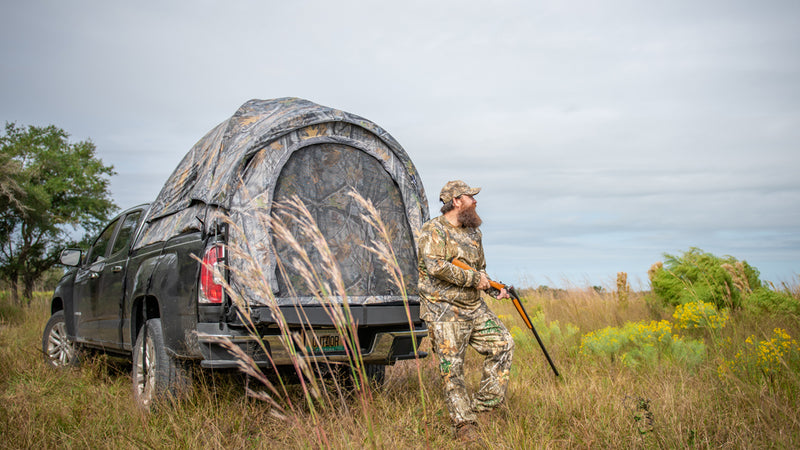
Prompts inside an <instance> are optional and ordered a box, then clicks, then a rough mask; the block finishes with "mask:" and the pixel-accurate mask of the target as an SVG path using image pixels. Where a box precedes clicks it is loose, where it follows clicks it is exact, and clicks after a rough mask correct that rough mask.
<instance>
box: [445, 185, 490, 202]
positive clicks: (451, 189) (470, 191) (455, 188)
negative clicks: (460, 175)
mask: <svg viewBox="0 0 800 450" xmlns="http://www.w3.org/2000/svg"><path fill="white" fill-rule="evenodd" d="M480 191H481V188H471V187H469V185H468V184H467V183H464V182H463V181H461V180H453V181H448V182H447V184H445V185H444V187H443V188H442V192H441V193H439V200H441V201H442V203H447V202H449V201H450V200H452V199H454V198H456V197H458V196H459V195H464V194H467V195H476V194H477V193H478V192H480Z"/></svg>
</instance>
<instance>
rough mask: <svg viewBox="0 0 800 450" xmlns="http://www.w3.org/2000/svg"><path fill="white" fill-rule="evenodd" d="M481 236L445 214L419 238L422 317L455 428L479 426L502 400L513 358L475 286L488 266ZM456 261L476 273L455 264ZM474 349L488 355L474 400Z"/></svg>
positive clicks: (508, 343) (500, 328)
mask: <svg viewBox="0 0 800 450" xmlns="http://www.w3.org/2000/svg"><path fill="white" fill-rule="evenodd" d="M481 237H482V236H481V232H480V230H479V229H477V228H462V227H454V226H453V225H452V224H450V222H448V221H447V219H446V218H444V216H439V217H437V218H435V219H433V220H431V221H429V222H428V223H426V224H425V225H424V226H423V228H422V231H421V232H420V236H419V266H418V267H419V295H420V317H421V318H422V319H423V320H424V321H425V323H426V324H427V326H428V335H429V336H430V338H431V346H432V347H433V350H434V352H435V353H436V355H437V357H438V358H439V371H440V372H441V375H442V379H443V382H444V393H445V398H446V400H445V401H446V403H447V408H448V411H449V412H450V419H451V420H452V422H453V424H454V425H455V426H459V425H460V424H462V423H465V422H475V420H476V417H475V413H476V412H482V411H488V410H490V409H492V408H494V407H496V406H498V405H500V404H501V403H502V402H503V399H504V398H505V392H506V387H507V386H508V378H509V370H510V368H511V361H512V359H513V350H514V340H513V338H512V337H511V333H509V332H508V329H506V327H505V325H503V323H502V322H501V321H500V319H498V318H497V316H496V315H495V314H494V313H493V312H492V311H491V310H489V308H488V307H487V306H486V303H485V302H484V301H483V299H481V292H480V291H479V290H478V289H477V288H476V286H477V285H478V284H479V283H480V274H481V273H484V274H485V272H483V271H484V269H485V268H486V260H485V257H484V254H483V244H482V242H481ZM454 257H455V258H458V259H459V260H461V261H462V262H464V263H466V264H468V265H469V266H470V267H473V268H475V269H476V270H473V271H470V270H464V269H461V268H459V267H456V266H454V265H453V264H452V263H451V262H450V261H452V259H453V258H454ZM479 271H480V272H479ZM470 345H471V346H472V347H473V348H474V349H475V350H476V351H477V352H478V353H480V354H481V355H484V356H485V357H486V359H485V360H484V365H483V378H482V379H481V384H480V388H479V390H478V392H477V393H476V394H475V395H474V396H473V397H472V398H471V399H470V397H469V394H468V392H467V387H466V384H465V382H464V355H465V353H466V350H467V346H470Z"/></svg>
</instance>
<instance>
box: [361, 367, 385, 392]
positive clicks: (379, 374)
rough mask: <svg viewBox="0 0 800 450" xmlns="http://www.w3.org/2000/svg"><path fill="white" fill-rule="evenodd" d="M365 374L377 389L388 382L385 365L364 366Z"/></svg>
mask: <svg viewBox="0 0 800 450" xmlns="http://www.w3.org/2000/svg"><path fill="white" fill-rule="evenodd" d="M364 374H365V375H366V376H367V379H368V380H370V382H372V383H374V384H375V386H376V387H382V386H383V383H384V381H386V366H384V365H383V364H364Z"/></svg>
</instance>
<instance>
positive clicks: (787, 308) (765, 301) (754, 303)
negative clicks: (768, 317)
mask: <svg viewBox="0 0 800 450" xmlns="http://www.w3.org/2000/svg"><path fill="white" fill-rule="evenodd" d="M743 306H744V308H745V310H747V311H748V312H751V313H755V314H764V313H767V314H770V313H777V314H786V313H790V314H798V315H800V301H798V300H797V299H795V298H794V297H792V296H791V295H789V294H788V293H785V292H776V291H773V290H772V289H767V288H763V287H762V288H759V289H756V290H755V291H753V293H752V294H750V295H748V296H747V297H745V299H744V302H743Z"/></svg>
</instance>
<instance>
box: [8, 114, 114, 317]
mask: <svg viewBox="0 0 800 450" xmlns="http://www.w3.org/2000/svg"><path fill="white" fill-rule="evenodd" d="M95 150H96V148H95V145H94V143H92V142H91V141H80V142H76V143H70V142H69V134H67V133H66V132H65V131H64V130H62V129H60V128H57V127H55V126H53V125H50V126H47V127H35V126H28V127H27V128H26V127H22V126H19V127H18V126H17V125H16V124H14V123H6V127H5V135H4V136H0V276H2V277H3V278H4V279H6V280H7V281H8V283H9V285H10V286H11V291H12V292H11V295H12V298H13V299H14V302H15V303H21V301H20V296H19V286H20V283H21V284H22V288H23V292H22V297H23V298H24V299H26V300H28V301H30V298H31V295H32V294H33V286H34V283H35V282H36V281H37V280H38V279H39V278H40V277H41V276H42V275H43V274H44V273H45V272H46V271H47V270H48V269H50V268H51V267H53V265H54V264H55V263H56V262H57V261H58V255H59V252H60V250H61V249H62V248H63V247H67V246H74V245H76V244H77V243H76V240H75V239H74V237H73V236H75V235H76V234H77V233H78V232H79V231H80V230H82V231H83V232H84V233H85V235H84V238H85V236H88V235H90V234H93V233H94V232H95V231H97V230H98V229H99V228H100V227H101V226H102V225H103V224H104V223H105V222H106V218H107V217H108V215H109V214H110V213H112V212H114V211H115V210H116V209H117V206H116V205H115V204H114V203H113V202H112V200H111V198H110V192H109V190H108V186H109V181H110V180H109V177H111V176H112V175H114V174H115V172H114V168H113V166H106V165H103V162H102V161H101V160H100V159H99V158H97V157H96V155H95Z"/></svg>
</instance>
